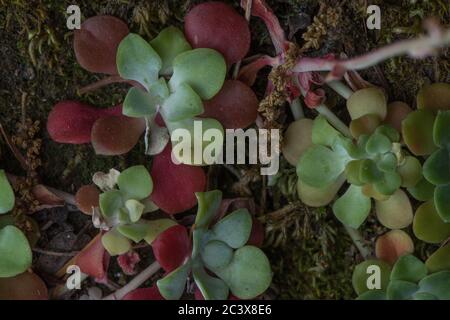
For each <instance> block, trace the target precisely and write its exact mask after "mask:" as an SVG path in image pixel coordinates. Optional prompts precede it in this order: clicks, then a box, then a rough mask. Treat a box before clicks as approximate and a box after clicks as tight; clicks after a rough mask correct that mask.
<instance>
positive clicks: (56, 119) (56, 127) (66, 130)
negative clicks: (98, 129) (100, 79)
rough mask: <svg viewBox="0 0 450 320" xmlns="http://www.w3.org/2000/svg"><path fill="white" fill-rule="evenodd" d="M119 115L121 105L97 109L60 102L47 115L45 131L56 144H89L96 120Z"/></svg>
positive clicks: (68, 101)
mask: <svg viewBox="0 0 450 320" xmlns="http://www.w3.org/2000/svg"><path fill="white" fill-rule="evenodd" d="M120 114H122V105H117V106H115V107H111V108H106V109H99V108H95V107H93V106H91V105H88V104H85V103H82V102H78V101H70V100H66V101H61V102H58V103H57V104H56V105H55V106H54V107H53V109H52V111H51V112H50V114H49V115H48V119H47V131H48V133H49V135H50V137H51V138H52V139H53V140H54V141H56V142H60V143H72V144H82V143H89V142H91V131H92V127H93V126H94V123H95V122H96V121H97V120H98V119H100V118H101V117H104V116H106V115H120Z"/></svg>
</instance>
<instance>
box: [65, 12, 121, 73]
mask: <svg viewBox="0 0 450 320" xmlns="http://www.w3.org/2000/svg"><path fill="white" fill-rule="evenodd" d="M128 33H129V30H128V26H127V25H126V23H125V22H123V21H122V20H120V19H118V18H116V17H112V16H95V17H91V18H88V19H86V21H84V22H83V23H82V24H81V28H80V29H79V30H75V31H74V38H73V48H74V50H75V56H76V58H77V61H78V63H79V64H80V65H81V66H82V67H83V68H84V69H86V70H88V71H91V72H100V73H107V74H117V67H116V52H117V47H118V46H119V43H120V42H121V41H122V39H123V38H125V36H126V35H127V34H128Z"/></svg>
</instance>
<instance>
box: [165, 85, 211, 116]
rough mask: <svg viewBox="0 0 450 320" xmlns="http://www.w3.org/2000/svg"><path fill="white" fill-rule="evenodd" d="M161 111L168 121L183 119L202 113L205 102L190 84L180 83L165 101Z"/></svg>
mask: <svg viewBox="0 0 450 320" xmlns="http://www.w3.org/2000/svg"><path fill="white" fill-rule="evenodd" d="M161 112H162V115H163V116H164V120H166V121H181V120H183V119H187V118H192V117H195V116H198V115H200V114H202V113H203V103H202V100H201V99H200V97H199V96H198V95H197V93H195V91H194V90H192V88H191V87H190V86H189V85H188V84H186V83H180V85H179V86H178V87H177V88H176V90H175V92H174V93H172V94H171V95H170V96H169V97H168V98H167V99H166V101H164V104H163V107H162V110H161Z"/></svg>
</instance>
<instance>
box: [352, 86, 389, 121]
mask: <svg viewBox="0 0 450 320" xmlns="http://www.w3.org/2000/svg"><path fill="white" fill-rule="evenodd" d="M347 109H348V112H349V113H350V117H351V118H352V120H354V119H358V118H360V117H362V116H364V115H366V114H376V115H378V116H379V117H380V119H382V120H384V118H386V114H387V102H386V96H385V94H384V92H383V90H381V89H380V88H375V87H370V88H365V89H361V90H358V91H356V92H354V93H353V94H352V95H351V96H350V98H349V99H348V100H347Z"/></svg>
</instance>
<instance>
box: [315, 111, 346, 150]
mask: <svg viewBox="0 0 450 320" xmlns="http://www.w3.org/2000/svg"><path fill="white" fill-rule="evenodd" d="M340 135H341V134H340V133H339V131H337V130H336V129H335V128H334V127H333V126H332V125H331V124H329V123H328V121H327V119H326V118H325V117H324V116H322V115H319V116H317V117H316V119H314V125H313V129H312V136H311V137H312V142H313V143H314V144H320V145H324V146H327V147H332V146H333V145H334V142H335V140H336V138H337V137H339V136H340Z"/></svg>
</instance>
